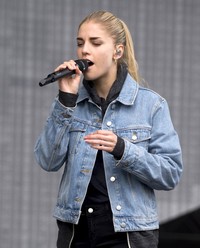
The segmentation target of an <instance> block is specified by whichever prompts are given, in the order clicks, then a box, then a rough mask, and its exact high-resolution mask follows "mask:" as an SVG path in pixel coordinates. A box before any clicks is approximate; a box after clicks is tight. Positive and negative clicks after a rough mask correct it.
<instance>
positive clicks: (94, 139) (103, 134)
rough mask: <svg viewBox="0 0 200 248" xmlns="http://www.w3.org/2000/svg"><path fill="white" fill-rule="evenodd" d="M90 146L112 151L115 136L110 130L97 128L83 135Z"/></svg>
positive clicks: (115, 139) (115, 140)
mask: <svg viewBox="0 0 200 248" xmlns="http://www.w3.org/2000/svg"><path fill="white" fill-rule="evenodd" d="M84 140H85V142H86V143H88V144H89V145H90V146H91V147H92V148H94V149H98V150H103V151H107V152H112V151H113V149H114V148H115V145H116V143H117V136H116V135H115V134H114V133H113V132H112V131H107V130H98V131H96V132H94V133H91V134H89V135H86V136H85V137H84Z"/></svg>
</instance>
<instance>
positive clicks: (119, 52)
mask: <svg viewBox="0 0 200 248" xmlns="http://www.w3.org/2000/svg"><path fill="white" fill-rule="evenodd" d="M123 53H124V46H123V45H122V44H120V45H117V46H116V49H115V53H114V59H115V60H116V59H120V58H121V57H122V56H123Z"/></svg>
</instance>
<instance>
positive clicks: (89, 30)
mask: <svg viewBox="0 0 200 248" xmlns="http://www.w3.org/2000/svg"><path fill="white" fill-rule="evenodd" d="M86 36H89V37H100V38H104V37H107V38H108V37H110V34H109V32H108V31H107V30H106V29H105V27H104V26H103V24H100V23H95V22H92V21H90V22H84V23H83V24H82V25H81V26H80V28H79V30H78V37H81V38H83V37H86Z"/></svg>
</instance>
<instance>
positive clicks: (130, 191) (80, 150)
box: [35, 74, 182, 232]
mask: <svg viewBox="0 0 200 248" xmlns="http://www.w3.org/2000/svg"><path fill="white" fill-rule="evenodd" d="M99 129H104V130H112V131H113V132H114V133H116V134H117V135H118V136H120V137H121V138H123V139H124V141H125V150H124V153H123V156H122V158H121V159H120V160H116V159H115V158H114V157H113V155H111V154H110V153H107V152H103V161H104V167H105V177H106V184H107V188H108V194H109V199H110V203H111V208H112V212H113V224H114V228H115V231H120V232H127V231H134V230H135V231H137V230H152V229H157V228H158V226H159V224H158V215H157V207H156V199H155V195H154V189H156V190H171V189H173V188H174V187H175V186H176V185H177V183H178V182H179V179H180V175H181V172H182V157H181V148H180V144H179V139H178V136H177V133H176V131H175V130H174V127H173V124H172V122H171V118H170V113H169V109H168V105H167V102H166V101H165V99H163V98H162V97H161V96H159V95H158V94H156V93H155V92H153V91H151V90H149V89H146V88H142V87H140V86H139V85H138V84H137V83H136V82H135V81H134V80H133V79H132V78H131V76H130V75H129V74H128V75H127V78H126V80H125V82H124V85H123V88H122V90H121V92H120V94H119V96H118V97H117V99H116V100H114V101H113V102H112V103H110V105H109V106H108V108H107V111H106V113H105V116H104V118H103V121H102V113H101V109H100V108H99V107H98V106H97V105H96V104H94V103H93V102H92V100H91V99H90V97H89V95H88V92H87V91H86V89H85V88H84V87H83V86H82V87H81V88H80V91H79V97H78V100H77V105H76V106H75V107H74V108H67V107H65V106H63V105H62V104H61V103H60V102H59V101H58V99H55V102H54V103H53V106H52V111H51V114H50V116H49V118H48V119H47V122H46V125H45V128H44V130H43V132H42V133H41V135H40V136H39V138H38V141H37V143H36V145H35V156H36V160H37V162H38V164H39V165H40V166H41V167H42V168H43V169H44V170H46V171H57V170H59V169H60V168H61V167H62V166H63V165H65V167H64V172H63V177H62V180H61V183H60V188H59V193H58V198H57V205H56V207H55V210H54V217H55V218H57V219H59V220H62V221H66V222H71V223H74V224H77V223H78V220H79V217H80V214H81V206H82V203H83V201H84V198H85V195H86V192H87V187H88V184H89V182H90V178H91V175H92V170H93V167H94V164H95V159H96V155H97V150H95V149H93V148H91V147H90V146H89V145H88V144H86V143H85V141H84V136H85V135H87V134H89V133H91V132H94V131H96V130H99Z"/></svg>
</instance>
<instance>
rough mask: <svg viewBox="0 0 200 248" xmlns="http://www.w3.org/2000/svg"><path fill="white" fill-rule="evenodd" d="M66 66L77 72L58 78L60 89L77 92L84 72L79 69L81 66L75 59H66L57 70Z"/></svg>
mask: <svg viewBox="0 0 200 248" xmlns="http://www.w3.org/2000/svg"><path fill="white" fill-rule="evenodd" d="M66 68H68V69H69V70H71V71H75V73H74V74H73V75H72V76H67V77H62V78H60V79H59V80H58V85H59V89H60V90H61V91H63V92H69V93H73V94H77V92H78V89H79V84H80V81H81V77H80V76H81V75H82V72H81V71H80V70H79V67H78V65H77V64H76V62H75V61H74V60H69V61H65V62H64V63H63V64H61V65H59V66H58V67H57V68H56V69H55V71H60V70H63V69H66Z"/></svg>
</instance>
